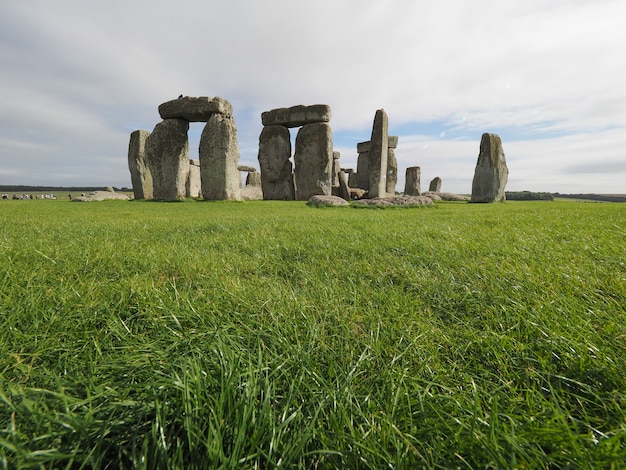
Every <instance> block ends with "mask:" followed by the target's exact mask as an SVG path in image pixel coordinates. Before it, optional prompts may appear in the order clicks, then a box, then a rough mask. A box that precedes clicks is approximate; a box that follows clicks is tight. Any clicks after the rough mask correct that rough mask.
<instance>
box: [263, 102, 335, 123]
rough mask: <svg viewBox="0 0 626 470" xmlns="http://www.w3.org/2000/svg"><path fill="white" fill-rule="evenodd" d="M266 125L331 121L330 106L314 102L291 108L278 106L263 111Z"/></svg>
mask: <svg viewBox="0 0 626 470" xmlns="http://www.w3.org/2000/svg"><path fill="white" fill-rule="evenodd" d="M261 121H262V123H263V125H264V126H277V125H280V126H285V127H300V126H303V125H305V124H312V123H316V122H330V106H328V105H326V104H314V105H312V106H304V105H297V106H292V107H291V108H277V109H272V110H271V111H266V112H264V113H261Z"/></svg>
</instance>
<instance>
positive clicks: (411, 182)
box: [404, 166, 422, 196]
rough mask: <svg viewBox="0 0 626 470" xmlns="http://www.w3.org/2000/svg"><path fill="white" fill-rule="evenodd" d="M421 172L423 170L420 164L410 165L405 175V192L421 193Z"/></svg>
mask: <svg viewBox="0 0 626 470" xmlns="http://www.w3.org/2000/svg"><path fill="white" fill-rule="evenodd" d="M421 174H422V170H421V168H420V167H419V166H410V167H408V168H407V169H406V172H405V177H404V194H406V195H407V196H420V195H421V193H422V185H421V182H420V179H421Z"/></svg>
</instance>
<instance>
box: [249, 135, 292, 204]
mask: <svg viewBox="0 0 626 470" xmlns="http://www.w3.org/2000/svg"><path fill="white" fill-rule="evenodd" d="M258 158H259V165H260V168H261V188H262V190H263V199H268V200H272V199H273V200H279V201H293V200H294V199H295V194H296V193H295V188H294V180H293V173H292V165H291V161H289V159H290V158H291V139H290V137H289V129H287V128H286V127H285V126H265V127H264V128H263V130H262V131H261V135H260V136H259V157H258Z"/></svg>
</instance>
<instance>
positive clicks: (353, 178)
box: [348, 173, 359, 188]
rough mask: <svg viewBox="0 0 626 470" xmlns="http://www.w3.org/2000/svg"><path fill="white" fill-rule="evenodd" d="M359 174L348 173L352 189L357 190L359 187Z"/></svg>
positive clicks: (349, 184)
mask: <svg viewBox="0 0 626 470" xmlns="http://www.w3.org/2000/svg"><path fill="white" fill-rule="evenodd" d="M356 178H357V174H356V173H348V186H349V187H350V188H357V187H358V186H359V185H358V184H357V179H356Z"/></svg>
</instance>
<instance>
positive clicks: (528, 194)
mask: <svg viewBox="0 0 626 470" xmlns="http://www.w3.org/2000/svg"><path fill="white" fill-rule="evenodd" d="M505 194H506V200H507V201H553V200H554V195H553V194H552V193H537V192H533V191H506V192H505Z"/></svg>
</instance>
